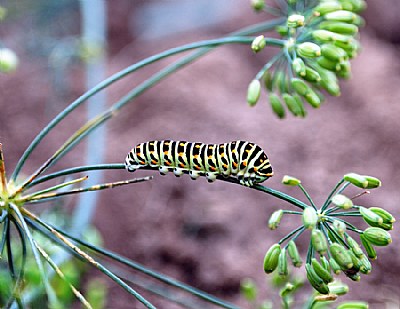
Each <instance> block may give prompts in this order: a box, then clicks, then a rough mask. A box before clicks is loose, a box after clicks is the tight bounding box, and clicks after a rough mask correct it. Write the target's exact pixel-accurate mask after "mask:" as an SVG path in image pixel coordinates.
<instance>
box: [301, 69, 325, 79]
mask: <svg viewBox="0 0 400 309" xmlns="http://www.w3.org/2000/svg"><path fill="white" fill-rule="evenodd" d="M302 77H303V78H304V79H305V80H306V81H309V82H312V83H318V82H319V81H320V80H321V76H320V75H319V74H318V72H317V71H315V70H313V69H311V68H310V67H308V66H306V74H305V75H304V76H302Z"/></svg>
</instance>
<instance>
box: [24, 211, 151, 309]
mask: <svg viewBox="0 0 400 309" xmlns="http://www.w3.org/2000/svg"><path fill="white" fill-rule="evenodd" d="M21 212H22V213H23V214H24V215H25V216H26V217H28V218H30V219H31V220H33V221H34V222H37V223H39V224H40V225H41V226H43V227H44V228H46V229H47V230H49V231H50V232H51V233H52V234H54V235H55V236H56V237H57V238H59V239H60V240H61V241H62V242H63V243H64V244H65V245H66V246H68V247H69V248H70V249H72V250H74V251H75V252H76V253H77V254H78V255H80V256H81V257H82V258H83V259H84V260H85V262H87V263H89V264H91V265H92V266H94V267H96V268H97V269H98V270H100V271H101V272H102V273H103V274H105V275H106V276H108V277H109V278H111V279H112V280H113V281H114V282H116V283H117V284H118V285H119V286H120V287H122V288H123V289H124V290H125V291H127V292H128V293H129V294H131V295H133V296H134V297H135V298H136V299H137V300H138V301H139V302H141V303H142V304H143V305H144V306H145V307H146V308H151V309H155V308H156V307H154V306H153V305H152V304H151V303H150V302H149V301H148V300H147V299H145V298H144V297H143V296H142V295H140V294H139V293H138V292H136V291H135V290H134V289H132V288H131V287H130V286H129V285H127V284H126V283H125V282H124V281H123V280H121V279H120V278H119V277H118V276H116V275H114V274H113V273H112V272H111V271H109V270H108V269H107V268H106V267H104V266H103V265H102V264H101V263H99V262H97V261H96V260H94V259H93V258H92V257H91V256H90V255H88V254H87V253H85V252H84V251H82V250H81V249H80V248H78V247H77V246H75V245H74V244H73V243H72V242H70V241H69V240H68V239H66V238H65V237H64V236H63V235H62V234H60V233H59V232H57V230H55V229H54V228H52V227H51V226H50V225H48V224H47V223H45V222H44V221H42V220H40V219H39V218H38V217H37V216H36V215H34V214H33V213H31V212H29V211H28V210H27V209H25V208H21ZM21 216H22V215H21Z"/></svg>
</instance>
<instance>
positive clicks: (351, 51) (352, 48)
mask: <svg viewBox="0 0 400 309" xmlns="http://www.w3.org/2000/svg"><path fill="white" fill-rule="evenodd" d="M333 44H335V45H336V46H337V47H340V48H343V49H344V50H345V51H346V53H347V56H348V57H349V58H350V59H351V58H354V57H355V56H356V55H357V53H358V51H359V50H360V49H361V46H360V42H358V41H357V40H351V41H350V42H347V43H343V42H339V41H335V42H334V43H333Z"/></svg>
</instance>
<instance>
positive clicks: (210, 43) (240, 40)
mask: <svg viewBox="0 0 400 309" xmlns="http://www.w3.org/2000/svg"><path fill="white" fill-rule="evenodd" d="M246 30H247V31H244V32H249V31H250V29H246ZM257 30H258V28H257ZM253 39H254V38H247V37H240V36H237V37H226V38H222V39H214V40H205V41H200V42H195V43H190V44H186V45H183V46H180V47H176V48H171V49H169V50H167V51H164V52H162V53H159V54H157V55H154V56H151V57H148V58H146V59H144V60H142V61H139V62H138V63H135V64H133V65H131V66H129V67H127V68H126V69H124V70H122V71H120V72H118V73H116V74H114V75H112V76H111V77H109V78H107V79H105V80H104V81H102V82H101V83H99V84H97V85H96V86H95V87H93V88H92V89H90V90H89V91H87V92H86V93H85V94H83V95H82V96H81V97H79V98H78V99H77V100H75V101H74V102H72V103H71V104H70V105H69V106H68V107H67V108H65V109H64V110H63V111H62V112H61V113H60V114H58V115H57V116H56V117H55V118H54V119H53V120H52V121H51V122H50V123H49V124H48V125H47V126H46V127H45V128H44V129H43V130H42V131H41V132H40V133H39V134H38V135H37V136H36V137H35V138H34V140H33V141H32V143H31V144H30V145H29V146H28V148H27V149H26V150H25V152H24V154H23V155H22V157H21V158H20V160H19V161H18V163H17V165H16V167H15V170H14V172H13V173H12V175H11V179H12V180H13V181H15V180H16V178H17V176H18V174H19V173H20V171H21V168H22V167H23V165H24V164H25V161H26V159H27V158H28V157H29V156H30V154H31V153H32V151H33V150H34V149H35V148H36V146H37V145H38V144H39V143H40V142H41V141H42V139H43V138H44V137H45V136H46V135H47V134H48V133H49V132H50V131H51V130H52V129H53V128H54V127H55V126H56V125H57V124H58V123H59V122H60V121H61V120H63V119H64V118H65V117H66V116H67V115H68V114H69V113H71V112H72V111H73V110H75V109H76V108H77V107H78V106H80V105H81V104H82V103H83V102H85V101H86V100H87V99H89V98H90V97H92V96H93V95H95V94H96V93H98V92H99V91H101V90H102V89H104V88H106V87H108V86H109V85H111V84H113V83H114V82H116V81H118V80H120V79H122V78H123V77H125V76H127V75H129V74H131V73H133V72H135V71H137V70H138V69H140V68H142V67H144V66H146V65H149V64H151V63H154V62H156V61H159V60H161V59H163V58H166V57H170V56H172V55H175V54H178V53H182V52H185V51H188V50H192V49H198V48H202V47H207V48H212V47H217V46H220V45H224V44H250V43H251V42H252V41H253ZM266 43H267V44H269V45H272V46H280V47H281V46H283V44H284V41H282V40H278V39H273V38H271V39H266Z"/></svg>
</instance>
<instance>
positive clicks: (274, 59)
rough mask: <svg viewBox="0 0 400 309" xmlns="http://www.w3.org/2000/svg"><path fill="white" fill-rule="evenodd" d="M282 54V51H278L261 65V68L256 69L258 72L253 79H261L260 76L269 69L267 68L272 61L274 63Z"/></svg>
mask: <svg viewBox="0 0 400 309" xmlns="http://www.w3.org/2000/svg"><path fill="white" fill-rule="evenodd" d="M282 55H283V52H282V51H281V52H279V53H278V54H276V55H275V56H274V57H273V58H272V59H271V60H270V61H268V62H267V63H266V64H265V65H264V66H263V67H262V69H261V70H260V71H258V73H257V74H256V77H255V78H254V79H258V80H259V79H261V78H262V77H263V76H264V74H265V72H266V71H267V70H269V69H270V68H271V67H272V66H273V65H274V63H275V62H276V61H278V60H279V58H281V57H282Z"/></svg>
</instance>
